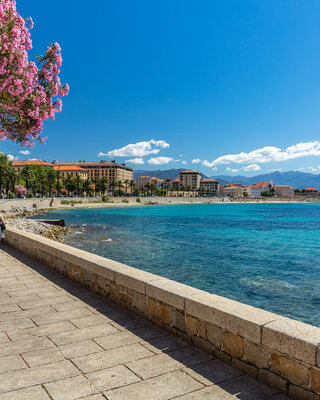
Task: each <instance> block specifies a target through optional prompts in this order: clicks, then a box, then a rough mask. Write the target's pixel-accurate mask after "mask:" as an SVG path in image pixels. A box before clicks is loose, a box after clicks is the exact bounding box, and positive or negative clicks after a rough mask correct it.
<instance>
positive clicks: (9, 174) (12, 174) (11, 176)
mask: <svg viewBox="0 0 320 400" xmlns="http://www.w3.org/2000/svg"><path fill="white" fill-rule="evenodd" d="M5 178H6V183H7V184H6V193H7V196H8V194H9V189H10V184H11V188H12V192H14V185H15V184H16V182H17V181H18V179H19V177H18V174H17V173H16V171H15V170H14V169H13V168H12V165H11V163H9V165H8V167H7V169H6V171H5Z"/></svg>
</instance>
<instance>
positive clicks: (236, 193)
mask: <svg viewBox="0 0 320 400" xmlns="http://www.w3.org/2000/svg"><path fill="white" fill-rule="evenodd" d="M244 189H245V186H243V185H240V184H239V185H237V184H232V183H231V184H228V185H226V186H225V187H224V188H223V190H222V193H223V195H224V196H230V197H242V196H243V192H244Z"/></svg>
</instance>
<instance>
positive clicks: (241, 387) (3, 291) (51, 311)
mask: <svg viewBox="0 0 320 400" xmlns="http://www.w3.org/2000/svg"><path fill="white" fill-rule="evenodd" d="M0 248H1V250H0V400H27V399H30V400H48V399H53V400H75V399H83V400H85V399H86V400H103V399H109V400H120V399H123V400H136V399H138V400H140V399H141V400H153V399H157V400H167V399H181V400H196V399H197V400H198V399H219V400H229V399H230V400H234V399H241V400H249V399H250V400H251V399H252V400H263V399H272V400H285V399H289V398H288V397H286V396H284V395H282V394H279V393H278V394H277V393H276V391H275V390H273V389H271V388H269V387H267V386H265V385H263V384H261V383H258V382H257V381H256V380H254V379H253V378H251V377H249V376H247V375H245V374H243V373H242V372H240V371H238V370H236V369H234V368H232V367H230V366H229V365H227V364H224V363H222V362H221V361H219V360H217V359H214V358H213V357H212V356H211V355H209V354H207V353H204V352H202V351H201V350H199V349H197V348H196V347H194V346H191V345H189V344H188V343H186V342H183V341H182V340H180V339H178V338H177V337H175V336H171V335H169V334H168V333H167V332H165V331H163V330H161V329H159V328H158V327H156V326H154V325H152V324H151V323H150V322H148V321H146V320H144V319H142V318H140V317H138V316H136V315H135V314H133V313H131V312H129V311H127V310H125V309H123V308H121V307H119V306H117V305H115V304H113V303H110V302H109V301H108V300H106V299H104V298H102V297H100V296H98V295H96V294H94V293H93V292H90V291H89V290H87V289H86V288H84V287H82V286H79V285H78V284H76V283H74V282H72V281H71V280H69V279H68V278H65V277H63V276H62V275H60V274H59V273H57V272H55V271H54V270H51V269H50V268H49V267H47V266H45V265H42V264H41V263H39V262H37V261H35V260H32V259H30V258H28V257H26V256H24V255H22V254H21V253H18V252H16V251H15V250H13V249H11V248H8V247H5V245H3V244H1V245H0Z"/></svg>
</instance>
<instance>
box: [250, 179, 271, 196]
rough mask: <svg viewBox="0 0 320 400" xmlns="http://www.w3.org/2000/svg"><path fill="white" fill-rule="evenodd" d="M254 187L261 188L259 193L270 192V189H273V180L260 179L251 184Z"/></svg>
mask: <svg viewBox="0 0 320 400" xmlns="http://www.w3.org/2000/svg"><path fill="white" fill-rule="evenodd" d="M252 186H253V187H255V188H260V189H261V194H262V193H267V194H271V192H272V189H274V184H273V182H264V181H260V182H258V183H255V184H254V185H252Z"/></svg>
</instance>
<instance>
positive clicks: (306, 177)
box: [133, 168, 320, 190]
mask: <svg viewBox="0 0 320 400" xmlns="http://www.w3.org/2000/svg"><path fill="white" fill-rule="evenodd" d="M183 170H184V169H183V168H179V169H167V170H156V171H146V170H137V171H134V173H133V176H134V179H136V178H137V177H138V176H142V175H150V176H151V175H152V176H154V177H156V178H160V179H168V178H172V179H175V178H177V177H178V176H179V172H180V171H183ZM201 177H202V178H208V177H207V176H205V175H204V174H201ZM210 178H214V179H217V180H218V181H219V182H220V184H222V185H225V184H226V183H241V184H242V185H252V184H254V183H256V182H259V181H268V182H269V181H273V183H275V184H277V185H290V186H292V187H294V188H295V189H304V188H307V187H313V188H316V189H318V190H320V174H311V173H306V172H299V171H287V172H280V171H274V172H270V173H267V174H261V175H255V176H251V177H248V176H243V175H236V176H229V175H215V176H211V177H210Z"/></svg>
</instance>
